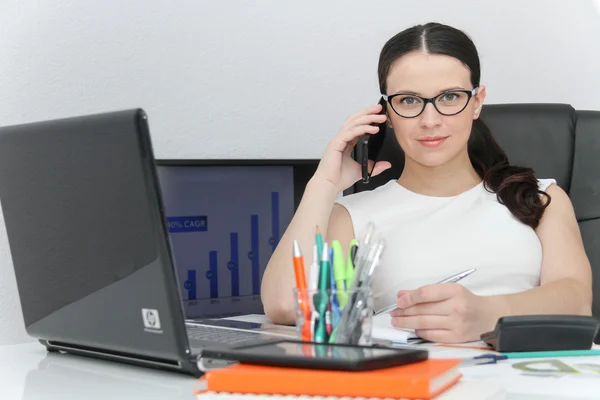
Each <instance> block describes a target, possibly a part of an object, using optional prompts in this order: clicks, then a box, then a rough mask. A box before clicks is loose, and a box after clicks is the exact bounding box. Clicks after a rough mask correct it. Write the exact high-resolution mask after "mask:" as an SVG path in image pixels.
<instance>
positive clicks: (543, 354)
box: [502, 350, 600, 358]
mask: <svg viewBox="0 0 600 400" xmlns="http://www.w3.org/2000/svg"><path fill="white" fill-rule="evenodd" d="M502 355H503V356H506V358H554V357H582V356H600V350H557V351H519V352H511V353H502Z"/></svg>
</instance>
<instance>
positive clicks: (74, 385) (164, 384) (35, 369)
mask: <svg viewBox="0 0 600 400" xmlns="http://www.w3.org/2000/svg"><path fill="white" fill-rule="evenodd" d="M0 371H1V374H0V387H1V389H0V390H1V392H0V393H1V395H0V398H1V399H3V400H13V399H14V400H41V399H44V400H88V399H89V400H95V399H115V400H116V399H119V400H120V399H144V400H155V399H156V400H158V399H161V400H164V399H173V400H194V399H195V396H194V395H193V393H192V388H193V386H194V384H195V382H196V380H195V378H194V377H192V376H186V375H183V374H178V373H172V372H163V371H154V370H152V369H149V368H142V367H135V366H128V365H125V364H119V363H115V362H109V361H101V360H94V359H90V358H86V357H80V356H74V355H68V354H58V353H47V352H46V349H45V347H43V346H42V345H41V344H39V343H38V342H33V343H28V344H21V345H13V346H1V347H0Z"/></svg>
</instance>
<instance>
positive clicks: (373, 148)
mask: <svg viewBox="0 0 600 400" xmlns="http://www.w3.org/2000/svg"><path fill="white" fill-rule="evenodd" d="M379 104H381V112H380V113H379V114H385V112H386V102H385V100H384V99H383V97H382V98H381V99H379ZM385 124H386V123H385V122H383V123H381V124H372V125H374V126H378V127H379V131H378V132H377V133H374V134H366V135H362V136H361V137H360V138H359V139H358V142H357V143H356V145H355V146H354V153H353V154H354V159H355V160H356V161H357V162H358V163H359V164H360V167H361V174H362V182H363V183H369V181H370V179H371V172H370V171H369V160H371V161H373V162H377V159H378V157H379V153H380V152H381V148H382V147H383V141H384V139H385V129H386V126H385Z"/></svg>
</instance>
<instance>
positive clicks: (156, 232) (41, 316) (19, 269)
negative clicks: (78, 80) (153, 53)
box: [0, 110, 189, 368]
mask: <svg viewBox="0 0 600 400" xmlns="http://www.w3.org/2000/svg"><path fill="white" fill-rule="evenodd" d="M0 202H1V204H2V209H3V214H4V219H5V224H6V229H7V233H8V240H9V244H10V250H11V254H12V258H13V264H14V269H15V275H16V281H17V286H18V291H19V296H20V300H21V305H22V309H23V317H24V320H25V325H26V329H27V332H28V333H29V334H30V335H31V336H33V337H36V338H39V339H41V340H43V341H47V344H50V345H52V346H57V347H69V348H74V349H81V350H84V351H87V352H90V353H102V352H104V353H106V354H115V355H120V356H122V357H125V358H127V357H137V358H140V359H145V360H147V361H149V362H153V363H156V364H159V365H161V364H164V365H171V364H173V363H175V364H176V365H172V366H174V367H176V368H177V367H178V365H177V364H178V362H177V361H175V362H174V361H173V360H182V359H185V358H186V356H187V351H188V342H187V336H186V334H185V326H184V317H183V312H182V309H181V302H180V299H179V294H178V292H177V282H176V275H175V271H174V268H173V264H172V262H171V255H170V248H169V246H168V241H167V237H168V236H167V235H168V233H167V230H166V223H165V218H164V215H163V214H162V212H161V209H162V205H161V198H160V195H159V188H158V183H157V178H156V174H155V164H154V157H153V152H152V146H151V142H150V137H149V133H148V126H147V119H146V115H145V114H144V112H143V111H142V110H127V111H120V112H113V113H105V114H99V115H90V116H82V117H77V118H68V119H61V120H54V121H46V122H38V123H31V124H24V125H19V126H10V127H2V128H0ZM187 357H188V358H189V356H187Z"/></svg>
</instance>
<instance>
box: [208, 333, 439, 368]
mask: <svg viewBox="0 0 600 400" xmlns="http://www.w3.org/2000/svg"><path fill="white" fill-rule="evenodd" d="M428 356H429V352H428V351H427V350H425V349H402V348H390V347H377V346H359V345H346V344H327V343H313V342H300V341H293V340H282V341H278V342H271V343H264V344H257V345H252V346H244V347H238V348H232V349H215V350H209V349H206V350H203V351H202V353H201V357H202V358H210V359H219V360H229V361H237V362H239V363H246V364H257V365H270V366H277V367H295V368H311V369H329V370H341V371H367V370H374V369H381V368H389V367H394V366H399V365H405V364H412V363H416V362H419V361H425V360H427V358H428Z"/></svg>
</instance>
